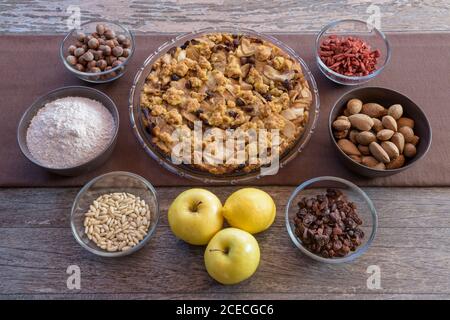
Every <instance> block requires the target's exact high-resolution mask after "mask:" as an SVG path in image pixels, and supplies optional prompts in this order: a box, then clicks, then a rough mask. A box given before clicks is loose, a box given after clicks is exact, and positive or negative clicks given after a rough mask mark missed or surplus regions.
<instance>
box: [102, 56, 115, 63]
mask: <svg viewBox="0 0 450 320" xmlns="http://www.w3.org/2000/svg"><path fill="white" fill-rule="evenodd" d="M105 60H106V62H107V63H108V65H112V64H113V63H114V61H116V60H117V58H116V57H114V56H107V57H106V59H105Z"/></svg>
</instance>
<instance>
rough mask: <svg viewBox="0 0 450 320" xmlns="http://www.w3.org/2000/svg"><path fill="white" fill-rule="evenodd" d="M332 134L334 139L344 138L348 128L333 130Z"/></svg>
mask: <svg viewBox="0 0 450 320" xmlns="http://www.w3.org/2000/svg"><path fill="white" fill-rule="evenodd" d="M333 135H334V137H335V138H336V139H344V138H346V137H347V135H348V130H343V131H334V132H333Z"/></svg>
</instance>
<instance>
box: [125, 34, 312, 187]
mask: <svg viewBox="0 0 450 320" xmlns="http://www.w3.org/2000/svg"><path fill="white" fill-rule="evenodd" d="M214 32H228V33H235V34H244V35H250V36H254V37H258V38H261V39H263V40H266V41H268V42H271V43H273V44H274V45H276V46H278V47H279V48H281V49H282V50H284V51H285V52H286V53H287V54H289V55H290V56H291V57H292V58H293V59H295V60H296V61H298V62H299V64H300V65H301V67H302V69H303V73H304V76H305V79H306V80H307V81H308V84H309V87H310V90H311V94H312V96H313V101H312V104H311V107H310V110H309V119H308V123H307V124H306V127H305V130H304V132H303V134H302V135H301V136H300V137H299V139H298V140H297V142H296V143H295V144H294V146H293V147H291V148H290V149H289V150H288V151H287V152H286V153H285V154H283V155H280V161H279V168H280V169H281V168H283V167H284V166H285V165H286V164H287V163H288V162H289V161H291V160H292V159H294V158H295V157H296V156H297V155H298V154H299V153H300V152H301V151H302V150H303V149H304V148H305V147H306V145H307V143H308V142H309V140H310V139H311V135H312V133H313V132H314V129H315V127H316V124H317V120H318V117H319V106H320V102H319V92H318V89H317V85H316V81H315V80H314V77H313V75H312V73H311V71H310V70H309V68H308V66H307V65H306V63H305V61H303V59H302V58H300V57H299V55H298V54H297V53H296V52H295V51H294V50H293V49H291V48H290V47H288V46H286V45H285V44H284V43H282V42H280V41H279V40H277V39H276V38H274V37H272V36H269V35H265V34H261V33H259V32H256V31H253V30H249V29H243V28H239V29H237V28H233V27H211V28H205V29H201V30H198V31H193V32H190V33H187V34H182V35H179V36H177V37H176V38H174V39H172V40H169V41H167V42H165V43H164V44H162V45H161V46H160V47H159V48H158V49H157V50H156V51H155V52H153V53H152V54H150V56H149V57H148V58H147V59H146V60H145V62H144V65H143V66H142V67H141V68H140V69H139V70H138V71H137V73H136V76H135V78H134V82H133V85H132V87H131V90H130V96H129V114H130V121H131V126H132V129H133V132H134V134H135V136H136V138H137V139H138V141H139V143H140V144H141V146H142V147H143V148H144V150H145V152H146V153H147V154H149V155H150V156H151V157H152V158H153V159H155V160H156V161H157V162H158V163H159V164H160V165H161V166H163V167H164V168H166V169H167V170H169V171H170V172H172V173H175V174H177V175H179V176H181V177H186V178H189V179H191V180H196V181H201V182H203V183H206V184H236V183H238V182H248V181H251V180H254V179H260V178H261V177H263V176H264V175H262V174H261V172H260V169H257V170H254V171H252V172H248V173H243V172H238V173H233V174H228V175H214V174H211V173H209V172H205V171H201V170H198V169H195V168H193V167H191V166H189V165H185V164H181V165H175V164H173V163H172V161H171V159H170V157H167V156H166V155H165V154H163V153H162V152H160V151H159V149H158V148H157V147H155V146H154V145H153V143H152V142H151V136H150V135H149V134H148V133H147V131H146V130H145V128H144V126H143V124H142V121H141V116H142V112H141V110H140V93H141V90H142V88H143V85H144V84H145V80H146V77H147V75H148V74H149V73H150V71H151V68H152V65H153V63H154V62H155V61H156V60H157V59H159V58H160V57H161V56H162V55H164V54H165V53H166V52H168V51H169V50H170V49H171V48H172V47H178V46H181V45H183V44H184V43H185V42H186V41H189V40H192V39H194V38H196V37H199V36H201V35H204V34H208V33H214Z"/></svg>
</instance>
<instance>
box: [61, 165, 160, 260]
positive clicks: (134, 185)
mask: <svg viewBox="0 0 450 320" xmlns="http://www.w3.org/2000/svg"><path fill="white" fill-rule="evenodd" d="M159 215H160V212H159V203H158V196H157V193H156V190H155V188H154V187H153V185H152V184H151V183H150V182H148V181H147V180H146V179H144V178H142V177H141V176H138V175H136V174H134V173H130V172H124V171H115V172H110V173H106V174H103V175H101V176H98V177H96V178H94V179H92V180H91V181H90V182H88V183H87V184H86V185H85V186H84V187H83V188H82V189H81V190H80V192H78V194H77V196H76V198H75V201H74V203H73V206H72V212H71V218H70V221H71V229H72V233H73V235H74V237H75V240H76V241H77V242H78V243H79V244H80V245H81V246H82V247H83V248H85V249H86V250H88V251H89V252H91V253H93V254H96V255H98V256H102V257H122V256H126V255H129V254H131V253H134V252H136V251H138V250H139V249H141V248H143V247H144V246H145V245H146V244H147V243H148V242H149V240H150V238H151V237H152V236H153V234H154V233H155V230H156V226H157V225H158V220H159Z"/></svg>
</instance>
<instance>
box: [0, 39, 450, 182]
mask: <svg viewBox="0 0 450 320" xmlns="http://www.w3.org/2000/svg"><path fill="white" fill-rule="evenodd" d="M276 37H277V38H278V39H280V40H281V41H283V42H285V43H286V44H287V45H289V46H290V47H292V48H293V49H294V50H295V51H297V52H298V53H299V54H300V56H301V57H303V58H304V59H305V61H306V62H307V64H308V66H309V67H310V68H311V70H312V72H313V73H314V76H315V79H316V81H317V83H318V87H319V94H320V116H319V122H318V126H317V128H316V130H315V132H314V134H313V136H312V139H311V141H310V142H309V144H308V145H307V147H306V149H305V150H304V151H303V152H302V153H301V154H300V155H298V156H297V157H296V158H295V159H294V160H292V162H290V163H289V164H288V165H287V166H286V167H285V168H282V169H280V171H279V172H278V174H277V175H275V176H267V177H264V178H262V179H260V180H257V181H256V180H255V181H254V182H252V183H254V184H259V185H298V184H299V183H301V182H302V181H304V180H306V179H309V178H312V177H315V176H321V175H334V176H339V177H343V178H347V179H349V180H351V181H353V182H355V183H357V184H359V185H361V186H450V134H449V131H448V130H449V124H450V33H447V34H436V33H431V34H409V33H408V34H401V33H399V34H388V38H389V40H390V42H391V45H392V59H391V61H390V63H389V65H388V66H387V67H386V68H385V70H384V71H383V72H382V73H381V75H379V76H378V77H377V78H375V79H374V80H372V81H371V82H369V83H367V84H365V85H366V86H382V87H386V88H391V89H394V90H398V91H400V92H402V93H404V94H406V95H407V96H409V97H410V98H411V99H412V100H414V101H415V102H416V103H417V104H418V105H419V106H421V107H422V108H423V110H424V111H425V113H426V114H427V115H428V117H429V119H430V122H431V126H432V129H433V144H432V147H431V149H430V151H429V153H428V155H427V156H426V157H425V158H424V159H422V160H420V161H419V162H418V163H417V164H416V165H415V166H414V167H413V168H411V169H409V170H406V171H405V172H403V173H400V174H397V175H394V176H390V177H386V178H377V179H367V178H362V177H359V176H357V175H355V174H353V173H351V172H350V171H348V170H347V169H346V168H345V167H344V166H343V164H341V163H340V162H339V161H338V159H337V158H336V155H335V154H334V152H335V151H334V150H333V149H332V148H331V143H330V138H329V136H328V131H327V130H328V129H327V119H328V114H329V112H330V110H331V107H332V106H333V104H334V102H335V101H336V100H337V99H338V98H339V97H340V96H341V95H342V94H344V93H345V92H346V91H348V90H350V89H352V88H351V87H345V86H339V85H335V84H333V83H332V82H331V81H329V80H327V79H326V78H325V77H324V76H323V75H322V74H320V71H319V70H318V69H317V66H316V64H315V62H314V57H313V48H314V38H315V37H314V36H313V35H277V36H276ZM169 38H171V36H138V37H137V43H136V48H137V50H136V53H135V55H134V57H133V58H132V61H131V63H130V65H129V66H128V67H127V73H126V74H125V75H124V77H122V78H121V79H119V80H117V81H115V82H113V83H110V84H104V85H93V86H94V87H95V88H97V89H100V90H102V91H103V92H105V93H106V94H108V95H109V96H110V97H111V98H112V99H113V100H114V102H115V103H116V104H117V107H118V109H119V113H120V119H121V121H120V129H119V139H118V142H117V146H116V148H115V150H114V153H113V155H112V157H111V158H110V159H109V160H108V162H107V163H105V164H104V165H103V166H102V167H101V168H99V169H97V170H95V171H94V172H91V173H89V174H85V175H82V176H78V177H72V178H67V177H59V176H56V175H54V174H51V173H47V172H45V171H44V170H42V169H40V168H38V167H36V166H35V165H33V164H32V163H30V162H29V161H28V160H27V159H26V158H25V157H24V156H23V155H22V154H21V152H20V150H19V146H18V144H17V140H16V130H17V125H18V122H19V119H20V117H21V115H22V114H23V112H24V111H25V110H26V109H27V108H28V106H30V104H31V103H32V102H33V101H34V100H35V99H37V98H38V97H39V96H41V95H44V94H46V93H47V92H48V91H50V90H53V89H56V88H58V87H62V86H67V85H86V86H90V84H87V83H85V82H83V81H81V80H79V79H77V78H76V77H74V76H73V75H72V74H70V73H69V72H68V71H67V70H65V68H64V66H63V64H62V62H61V61H60V58H59V45H60V42H61V40H62V37H60V36H19V35H18V36H0V57H1V59H0V128H1V129H0V130H1V131H0V133H1V134H0V150H1V151H0V186H17V187H19V186H23V187H25V186H27V187H29V186H47V187H53V186H80V185H82V184H84V183H86V182H87V181H88V180H89V179H91V178H92V177H94V176H96V175H99V174H101V173H105V172H109V171H114V170H125V171H131V172H134V173H137V174H140V175H142V176H144V177H146V178H147V179H149V181H151V182H152V183H153V184H154V185H156V186H176V185H194V184H195V185H201V183H200V182H193V181H191V180H187V179H184V178H181V177H178V176H176V175H174V174H172V173H170V172H168V171H166V170H165V169H164V168H162V167H161V166H160V165H158V164H157V163H156V162H155V161H154V160H153V159H152V158H151V157H150V156H148V155H147V154H146V153H145V152H144V150H143V149H142V148H141V147H140V145H139V144H138V142H137V139H136V138H135V136H134V134H133V132H132V130H131V126H130V122H129V117H128V108H127V101H128V94H129V90H130V87H131V84H132V81H133V78H134V75H135V73H136V71H137V69H138V68H139V67H140V66H141V65H142V63H143V62H144V60H145V58H146V57H147V56H148V55H149V54H150V53H151V52H153V51H154V50H155V49H156V48H158V47H159V46H160V45H161V44H162V43H163V42H164V41H166V40H168V39H169Z"/></svg>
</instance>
